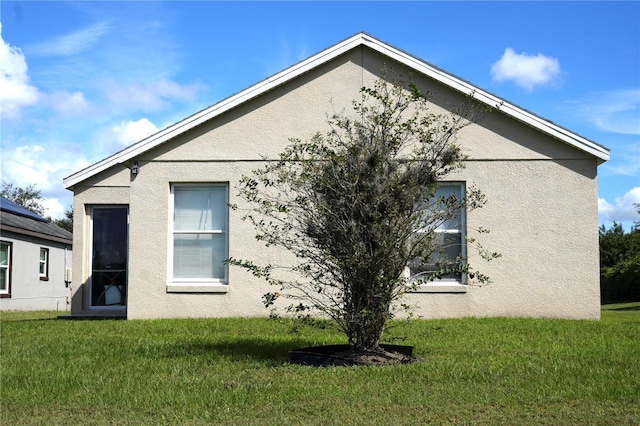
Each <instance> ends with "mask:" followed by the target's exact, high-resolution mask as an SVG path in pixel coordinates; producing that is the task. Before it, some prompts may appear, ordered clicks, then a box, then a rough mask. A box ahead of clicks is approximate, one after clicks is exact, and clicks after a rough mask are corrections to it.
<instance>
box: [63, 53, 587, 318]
mask: <svg viewBox="0 0 640 426" xmlns="http://www.w3.org/2000/svg"><path fill="white" fill-rule="evenodd" d="M383 63H384V59H383V58H381V57H380V56H377V55H373V54H371V53H370V52H369V51H367V50H365V49H364V48H360V49H356V50H354V51H351V52H349V53H347V54H346V55H343V56H342V57H340V58H338V59H337V60H335V61H333V62H331V63H329V64H325V65H323V66H321V67H319V68H317V69H314V70H312V71H311V72H310V73H308V74H305V75H303V76H302V77H300V78H298V79H296V80H295V81H293V82H291V83H289V84H288V85H287V86H286V87H285V88H277V89H274V90H272V91H271V92H268V93H266V94H264V95H263V96H260V97H259V98H257V99H255V100H252V101H251V102H249V103H247V104H244V105H241V106H239V107H237V108H235V109H233V110H232V111H229V112H228V113H225V114H223V115H222V116H219V117H216V118H214V119H213V120H211V121H210V122H208V123H205V124H203V125H201V126H199V127H197V128H195V129H193V130H191V131H189V132H187V133H185V134H183V135H181V136H179V137H177V138H175V139H174V140H172V141H169V142H168V143H165V144H164V145H162V146H160V147H157V148H156V149H154V150H151V151H149V152H146V153H144V154H142V155H140V156H139V157H138V158H136V160H137V161H138V162H139V165H140V173H139V174H138V175H136V176H132V175H131V174H130V173H129V170H128V169H126V168H125V167H124V166H119V168H118V169H117V170H111V171H107V172H103V173H102V174H100V175H98V176H96V177H95V178H93V179H92V180H91V181H86V182H82V183H81V184H79V185H77V186H76V188H75V200H74V201H75V211H74V214H75V215H76V216H74V217H76V218H80V217H84V218H85V220H77V221H76V224H75V229H74V238H75V241H74V244H75V246H76V247H77V248H78V250H76V255H75V256H74V294H76V296H75V297H74V302H73V303H74V304H73V307H74V308H73V309H74V312H76V313H81V312H86V296H85V293H82V291H83V290H82V286H83V285H84V283H86V280H87V279H88V268H87V267H88V265H87V259H88V250H89V248H88V247H87V246H86V243H84V242H85V241H87V238H86V232H87V231H86V230H87V227H88V218H87V216H86V214H87V206H90V205H92V204H128V205H129V206H130V225H129V237H130V241H129V293H128V295H129V296H128V297H129V298H128V306H127V315H128V318H159V317H202V316H255V315H267V314H268V311H267V310H266V309H265V308H264V307H263V306H262V304H261V296H262V294H264V293H265V292H266V291H268V290H273V289H272V288H269V287H268V286H267V285H266V284H264V283H263V282H261V281H259V280H257V279H255V278H253V277H252V276H250V275H249V274H247V273H246V272H244V271H242V270H240V269H238V268H233V267H232V268H230V271H229V284H228V287H227V291H226V292H224V293H210V294H206V293H173V292H168V291H167V289H168V284H170V283H169V281H170V280H169V275H170V274H169V271H168V267H167V257H168V256H169V253H170V238H169V235H168V234H169V230H170V228H169V227H170V217H169V209H170V205H169V204H170V185H171V183H180V182H229V183H230V187H231V190H230V198H231V200H230V201H231V202H232V203H234V202H238V200H237V199H236V198H235V195H236V191H235V190H234V185H235V183H236V182H238V180H239V179H240V178H241V176H242V175H243V174H249V173H250V172H251V170H252V169H255V168H257V167H259V166H260V162H259V161H258V160H259V159H260V156H261V155H266V156H268V157H275V156H276V155H277V153H279V152H280V151H282V149H283V148H284V146H285V145H286V144H287V141H288V138H290V137H300V138H307V137H310V136H311V135H312V134H313V133H315V132H316V131H325V130H328V128H327V125H326V117H327V115H329V114H331V113H332V111H334V110H335V111H340V110H342V109H343V108H346V110H349V108H350V104H351V100H352V99H354V98H356V97H357V96H358V90H359V88H360V87H361V86H362V85H363V84H366V85H370V84H371V83H372V82H373V81H375V79H376V78H377V75H376V73H377V72H378V70H380V69H381V68H382V66H383ZM387 65H388V66H389V65H391V66H392V65H393V64H387ZM397 68H398V70H399V71H400V72H405V73H406V70H403V69H402V68H401V67H397ZM415 79H416V82H417V83H418V85H419V86H421V88H422V89H429V90H433V91H434V92H435V93H436V94H435V95H434V97H433V98H432V101H433V107H434V109H435V110H436V111H438V110H442V108H445V107H446V105H447V103H449V104H451V103H457V102H459V101H462V97H460V96H459V95H458V94H456V93H453V92H451V91H450V90H448V89H446V88H445V87H443V86H438V85H436V84H434V83H432V82H430V81H427V80H420V78H418V77H415ZM460 142H461V144H462V147H463V149H464V150H465V152H466V153H468V154H469V156H470V161H469V162H468V163H467V167H466V168H465V169H464V170H461V171H459V172H457V174H456V175H455V176H451V180H462V181H465V182H466V183H467V186H470V185H472V184H475V185H476V186H477V187H478V188H480V189H481V190H482V191H483V192H485V194H486V195H487V198H488V203H487V205H486V206H485V207H484V208H483V209H481V210H477V211H473V212H471V213H469V215H468V220H467V225H468V226H467V228H468V235H469V236H474V234H473V229H474V228H477V227H479V226H483V227H486V228H489V229H490V230H491V233H490V234H488V235H483V236H481V237H482V239H481V240H480V241H481V242H482V244H483V245H484V246H485V247H487V248H488V249H491V250H496V251H499V252H500V253H501V254H502V258H500V259H498V260H496V261H494V262H492V263H491V264H488V265H485V266H483V265H482V264H481V262H478V257H477V256H476V255H474V253H473V252H472V251H471V252H470V253H469V254H470V256H471V258H470V261H471V262H472V263H476V264H478V267H479V268H480V269H481V270H482V272H484V273H486V274H487V275H489V276H490V277H491V278H492V279H493V283H492V284H490V285H487V286H483V287H476V286H473V285H469V286H467V287H466V292H464V293H456V294H450V293H416V294H411V295H409V296H408V301H409V302H410V303H412V304H415V305H416V306H417V308H416V312H415V313H416V314H418V315H419V316H423V317H453V316H496V315H500V316H502V315H507V316H542V317H563V318H598V317H599V284H598V239H597V179H596V160H595V159H594V158H592V157H590V156H589V155H587V154H585V153H584V152H582V151H579V150H577V149H575V148H572V147H569V146H567V145H565V144H563V143H562V142H559V141H557V140H553V139H551V138H549V137H546V136H544V135H541V134H540V133H539V132H537V131H534V130H532V129H531V128H529V127H527V126H525V125H523V124H521V123H517V122H515V121H513V120H511V119H508V118H506V117H505V116H504V115H502V114H501V113H499V112H494V113H492V114H491V115H490V116H488V117H487V118H486V119H484V120H483V121H482V122H481V123H480V124H476V125H472V126H470V127H467V128H466V129H465V130H464V131H463V132H462V133H461V134H460ZM241 215H242V213H241V212H236V211H230V213H229V253H230V255H231V256H233V257H236V258H248V259H256V258H257V259H256V260H264V261H267V262H268V261H270V260H276V261H277V260H278V259H281V258H282V257H283V256H286V254H285V253H282V252H279V251H278V250H277V249H273V248H269V249H266V248H264V247H263V246H262V245H261V244H260V243H259V242H257V241H255V239H254V238H253V229H252V228H251V226H250V224H249V223H247V222H243V221H242V220H241V219H240V217H241ZM77 271H82V272H81V273H80V274H78V273H77Z"/></svg>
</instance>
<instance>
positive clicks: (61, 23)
mask: <svg viewBox="0 0 640 426" xmlns="http://www.w3.org/2000/svg"><path fill="white" fill-rule="evenodd" d="M0 22H1V23H2V27H1V40H0V102H1V103H0V105H1V110H0V111H1V120H2V121H1V125H2V127H1V128H0V134H1V148H2V152H1V159H0V161H1V164H0V166H1V169H0V170H1V173H2V179H3V180H7V181H12V182H14V183H16V184H18V185H20V186H26V185H28V184H36V185H37V187H38V188H39V189H41V190H42V193H43V195H44V197H45V198H46V199H47V201H46V203H45V204H46V207H47V213H48V214H49V215H51V216H52V217H59V216H61V215H62V213H63V211H64V210H65V209H67V208H68V207H69V205H70V204H71V202H72V194H71V192H69V191H67V190H65V189H64V188H63V186H62V179H63V178H64V177H66V176H68V175H70V174H72V173H74V172H76V171H78V170H80V169H81V168H84V167H86V166H87V165H89V164H92V163H94V162H96V161H98V160H100V159H102V158H105V157H107V156H109V155H111V154H113V153H115V152H116V151H118V150H120V149H121V148H123V147H124V146H127V145H129V144H131V143H133V142H135V141H136V140H139V139H141V138H143V137H145V136H147V135H149V134H151V133H153V132H155V131H157V130H159V129H161V128H163V127H165V126H167V125H169V124H171V123H174V122H176V121H179V120H181V119H182V118H185V117H187V116H188V115H191V114H192V113H194V112H196V111H198V110H200V109H202V108H205V107H207V106H209V105H212V104H214V103H216V102H217V101H219V100H221V99H223V98H226V97H227V96H229V95H232V94H234V93H236V92H238V91H240V90H242V89H244V88H247V87H249V86H251V85H252V84H254V83H257V82H258V81H260V80H262V79H264V78H266V77H268V76H270V75H272V74H274V73H276V72H278V71H280V70H282V69H284V68H287V67H288V66H290V65H293V64H294V63H296V62H298V61H300V60H302V59H305V58H307V57H308V56H310V55H312V54H314V53H317V52H319V51H321V50H323V49H325V48H327V47H329V46H331V45H333V44H335V43H338V42H340V41H342V40H344V39H345V38H347V37H349V36H351V35H353V34H356V33H358V32H361V31H365V32H368V33H370V34H371V35H373V36H375V37H377V38H379V39H381V40H382V41H384V42H386V43H389V44H391V45H393V46H395V47H398V48H400V49H402V50H405V51H407V52H409V53H411V54H413V55H415V56H418V57H420V58H422V59H424V60H426V61H429V62H431V63H432V64H434V65H436V66H438V67H440V68H443V69H445V70H446V71H448V72H450V73H452V74H455V75H457V76H459V77H462V78H463V79H465V80H467V81H469V82H471V83H472V84H474V85H476V86H478V87H480V88H482V89H484V90H487V91H490V92H493V93H494V94H496V95H498V96H500V97H502V98H504V99H506V100H508V101H510V102H513V103H515V104H517V105H519V106H521V107H523V108H525V109H527V110H530V111H532V112H534V113H536V114H538V115H541V116H542V117H545V118H547V119H549V120H551V121H553V122H555V123H557V124H559V125H561V126H563V127H566V128H568V129H570V130H572V131H574V132H576V133H578V134H580V135H582V136H584V137H587V138H589V139H591V140H593V141H595V142H597V143H599V144H602V145H605V146H607V147H608V148H610V149H611V160H610V161H609V162H607V163H605V164H603V165H601V166H600V167H599V172H598V179H599V202H598V206H599V219H600V223H604V224H606V225H607V226H609V225H610V224H611V222H612V221H613V220H615V221H617V222H622V223H623V224H625V225H626V226H627V227H629V226H631V224H632V223H633V220H638V219H639V217H638V215H637V213H636V212H635V209H634V208H633V203H634V202H635V203H640V3H639V2H620V3H618V2H584V3H583V2H557V3H556V2H531V3H530V2H393V3H388V2H300V3H298V2H274V3H272V2H248V3H245V2H205V1H199V2H147V1H139V2H126V1H121V2H117V1H116V2H76V1H69V2H32V1H21V2H14V1H5V0H3V1H2V2H0ZM292 136H295V135H292ZM554 190H557V189H554Z"/></svg>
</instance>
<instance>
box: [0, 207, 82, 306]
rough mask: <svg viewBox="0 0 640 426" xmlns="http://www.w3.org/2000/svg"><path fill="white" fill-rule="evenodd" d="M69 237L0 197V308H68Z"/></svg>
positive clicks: (69, 234) (57, 228) (70, 238)
mask: <svg viewBox="0 0 640 426" xmlns="http://www.w3.org/2000/svg"><path fill="white" fill-rule="evenodd" d="M72 238H73V237H72V235H71V232H69V231H67V230H65V229H62V228H60V227H59V226H56V225H54V224H53V223H50V222H48V221H47V219H45V218H43V217H41V216H38V215H37V214H35V213H33V212H32V211H30V210H27V209H26V208H24V207H21V206H19V205H17V204H15V203H13V202H12V201H9V200H7V199H6V198H3V197H0V310H3V311H6V310H29V311H32V310H55V311H67V310H69V307H70V298H71V292H70V291H69V284H70V283H71V269H70V268H71V247H72V242H73V241H72Z"/></svg>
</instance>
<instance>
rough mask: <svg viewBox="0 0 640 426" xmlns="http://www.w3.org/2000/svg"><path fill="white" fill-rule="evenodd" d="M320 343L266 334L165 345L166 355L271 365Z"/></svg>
mask: <svg viewBox="0 0 640 426" xmlns="http://www.w3.org/2000/svg"><path fill="white" fill-rule="evenodd" d="M315 345H318V342H314V341H312V340H308V339H302V338H300V339H293V340H282V341H279V340H275V339H266V338H260V337H255V338H235V339H229V340H225V341H218V342H199V343H198V342H194V343H178V344H175V345H172V346H170V347H165V348H163V350H162V353H163V355H164V356H165V357H169V358H173V357H184V356H203V357H207V356H209V357H210V363H211V364H214V363H215V362H216V359H218V358H222V359H225V360H228V361H231V362H245V363H246V362H252V361H253V362H259V363H263V364H265V365H268V366H280V365H284V364H288V363H289V351H291V350H294V349H300V348H304V347H308V346H315Z"/></svg>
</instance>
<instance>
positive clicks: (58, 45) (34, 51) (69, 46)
mask: <svg viewBox="0 0 640 426" xmlns="http://www.w3.org/2000/svg"><path fill="white" fill-rule="evenodd" d="M110 30H111V24H110V23H109V22H99V23H97V24H95V25H92V26H90V27H87V28H83V29H80V30H78V31H75V32H72V33H69V34H65V35H63V36H60V37H57V38H54V39H52V40H48V41H44V42H41V43H37V44H33V45H30V46H28V47H26V50H27V51H28V52H29V54H31V55H37V56H71V55H75V54H78V53H81V52H83V51H85V50H87V49H88V48H89V47H91V46H92V45H93V44H95V43H96V41H98V39H100V37H102V36H103V35H104V34H106V33H108V32H109V31H110Z"/></svg>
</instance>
